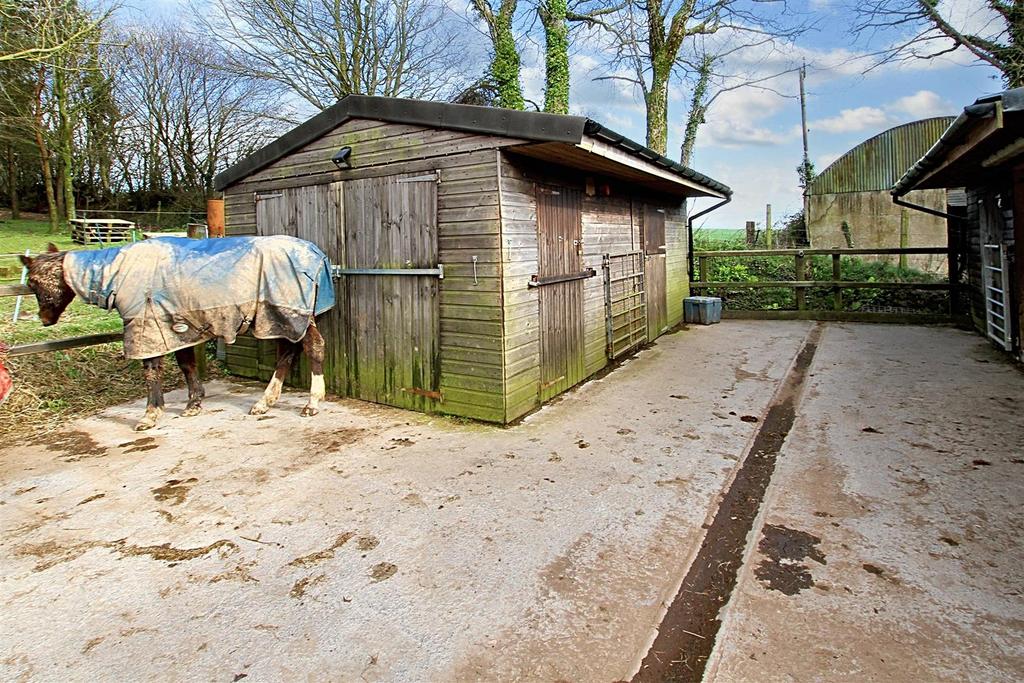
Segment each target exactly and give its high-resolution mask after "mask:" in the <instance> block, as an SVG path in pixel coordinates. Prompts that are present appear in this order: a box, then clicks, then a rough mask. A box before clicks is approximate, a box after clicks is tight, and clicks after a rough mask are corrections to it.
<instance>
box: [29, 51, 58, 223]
mask: <svg viewBox="0 0 1024 683" xmlns="http://www.w3.org/2000/svg"><path fill="white" fill-rule="evenodd" d="M45 86H46V67H45V66H40V67H39V73H38V76H37V78H36V88H35V93H34V95H35V111H34V112H33V114H34V117H33V118H34V120H35V121H34V122H35V125H34V126H33V128H34V129H35V131H34V132H35V139H36V147H37V148H38V149H39V163H40V169H41V171H42V173H43V187H44V188H45V190H46V208H47V210H48V212H49V214H50V232H51V233H55V232H57V230H58V229H59V227H60V221H59V219H58V217H57V198H56V196H55V195H54V193H53V175H52V174H51V172H50V150H48V149H47V148H46V141H45V140H43V88H44V87H45Z"/></svg>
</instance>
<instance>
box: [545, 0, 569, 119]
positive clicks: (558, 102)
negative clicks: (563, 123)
mask: <svg viewBox="0 0 1024 683" xmlns="http://www.w3.org/2000/svg"><path fill="white" fill-rule="evenodd" d="M567 12H568V6H567V3H566V0H546V1H545V3H544V4H543V5H542V6H541V10H540V19H541V23H542V24H543V25H544V38H545V43H546V45H545V50H546V54H545V62H544V67H545V73H544V111H546V112H551V113H552V114H568V113H569V23H568V21H567V20H566V13H567Z"/></svg>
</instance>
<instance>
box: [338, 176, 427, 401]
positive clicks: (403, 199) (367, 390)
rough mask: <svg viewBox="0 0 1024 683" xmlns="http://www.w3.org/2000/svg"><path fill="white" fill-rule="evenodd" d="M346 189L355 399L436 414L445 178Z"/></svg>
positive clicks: (360, 183)
mask: <svg viewBox="0 0 1024 683" xmlns="http://www.w3.org/2000/svg"><path fill="white" fill-rule="evenodd" d="M344 185H345V190H344V202H345V221H344V222H345V229H344V235H345V258H344V261H343V262H339V263H342V264H343V269H342V275H341V282H339V288H341V287H343V288H344V289H345V290H346V295H347V296H346V299H347V313H348V317H347V325H348V346H347V349H346V351H347V364H348V373H347V374H348V395H350V396H354V397H355V398H361V399H363V400H366V401H374V402H376V403H386V404H388V405H393V406H399V407H403V408H411V409H414V410H429V409H430V408H432V407H433V406H434V405H435V403H436V402H437V401H438V400H440V393H439V390H440V373H441V368H440V361H439V357H438V355H439V354H438V351H439V346H440V327H439V322H438V320H439V296H438V285H439V277H440V275H441V273H440V271H439V269H438V261H437V258H438V257H437V178H436V176H435V175H434V174H430V175H425V176H388V177H385V178H367V179H363V180H348V181H345V183H344ZM403 271H408V272H403Z"/></svg>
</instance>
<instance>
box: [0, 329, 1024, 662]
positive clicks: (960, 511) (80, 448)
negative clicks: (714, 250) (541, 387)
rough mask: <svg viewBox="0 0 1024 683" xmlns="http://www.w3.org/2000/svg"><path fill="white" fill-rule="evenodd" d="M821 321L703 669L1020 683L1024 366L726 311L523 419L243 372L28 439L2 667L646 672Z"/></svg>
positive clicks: (924, 332) (918, 336) (1, 622)
mask: <svg viewBox="0 0 1024 683" xmlns="http://www.w3.org/2000/svg"><path fill="white" fill-rule="evenodd" d="M812 331H813V334H814V335H817V334H820V335H821V337H820V340H819V341H818V346H817V351H816V353H815V354H814V356H813V359H812V361H811V364H810V366H809V369H808V374H807V378H806V382H805V384H804V389H803V392H802V395H801V396H800V397H799V399H798V402H797V410H796V418H795V421H794V422H793V426H792V428H791V430H790V432H789V434H788V437H787V438H786V440H785V442H784V443H783V445H782V447H781V449H780V451H779V455H778V464H777V467H776V469H775V472H774V475H773V476H772V478H771V480H770V484H769V485H768V490H767V494H766V495H765V502H764V504H763V505H762V506H761V509H760V513H759V515H758V517H757V519H756V521H755V524H754V528H753V530H752V531H751V533H750V535H749V539H750V542H749V543H748V547H747V552H746V556H745V562H743V566H742V567H740V568H739V573H738V582H737V585H736V589H735V591H734V592H733V593H732V596H731V599H730V600H729V601H728V604H727V605H726V608H725V610H724V612H723V615H722V616H723V625H722V628H721V630H720V631H719V632H718V634H717V639H716V640H715V641H714V649H713V650H712V651H711V652H710V659H709V660H708V668H707V673H706V677H707V679H709V680H716V681H767V680H773V681H774V680H779V681H790V680H801V681H803V680H892V679H901V680H922V681H924V680H927V681H930V680H937V679H943V680H977V681H999V680H1005V681H1011V680H1020V679H1021V678H1024V600H1022V599H1021V590H1022V589H1024V570H1022V569H1021V567H1022V566H1024V551H1022V546H1021V543H1020V538H1021V526H1022V524H1024V521H1022V518H1021V516H1020V501H1021V500H1022V499H1024V452H1022V450H1024V411H1022V410H1021V408H1020V407H1021V405H1022V404H1024V374H1022V373H1021V372H1019V371H1018V370H1017V369H1016V368H1014V367H1012V366H1011V365H1010V364H1008V363H1007V362H1006V361H1004V360H1002V358H1001V357H1000V356H999V355H998V354H996V353H995V352H994V351H992V350H991V349H990V348H989V346H988V344H987V343H986V342H985V341H984V340H983V339H981V338H980V337H977V336H975V335H972V334H969V333H966V332H961V331H957V330H952V329H948V328H918V327H895V326H870V325H839V324H822V325H816V324H815V323H799V322H792V323H788V322H725V323H722V324H720V325H716V326H712V327H706V328H690V329H688V330H683V331H680V332H678V333H675V334H672V335H668V336H666V337H662V338H661V339H659V340H658V342H657V343H656V344H655V345H653V346H652V347H651V348H649V349H647V350H645V351H643V352H642V353H640V354H639V355H638V356H637V357H636V358H634V359H632V360H630V361H628V362H626V363H625V364H623V365H622V366H621V367H619V368H617V369H616V370H614V371H613V372H611V373H609V374H608V375H606V376H605V377H603V378H602V379H599V380H595V381H592V382H590V383H587V384H585V385H583V386H581V387H580V388H578V389H577V390H575V391H573V392H571V393H569V394H567V395H566V396H564V397H563V398H562V399H561V400H558V401H556V402H554V403H553V404H551V405H549V406H547V407H546V408H544V409H543V410H541V411H540V412H538V413H536V414H534V415H532V416H530V417H529V418H527V419H526V420H525V421H524V422H523V423H522V424H519V425H517V426H514V427H511V428H507V429H503V428H498V427H490V426H484V425H479V424H473V423H462V422H459V421H454V420H450V419H447V418H443V417H431V416H425V415H420V414H417V413H410V412H405V411H401V410H397V409H391V408H386V407H381V406H375V405H371V404H365V403H360V402H357V401H349V400H343V401H337V402H328V403H327V404H325V407H324V410H323V411H322V412H321V414H320V415H318V416H317V417H315V418H311V419H307V418H301V417H299V415H298V412H299V409H300V408H301V406H302V405H303V404H304V396H303V395H302V394H299V393H287V394H286V395H285V396H284V397H283V399H282V401H281V403H279V404H278V406H277V407H276V408H274V409H273V410H272V411H271V413H269V414H268V415H267V416H264V417H262V418H256V417H252V416H249V415H247V414H246V411H247V410H248V407H249V406H250V405H251V404H252V403H253V402H254V401H255V399H256V398H257V397H258V394H259V392H260V390H261V388H260V387H257V386H256V385H253V384H249V383H227V382H220V383H214V384H211V385H210V386H208V388H207V395H208V397H207V399H206V401H205V402H204V407H205V412H204V414H202V415H200V416H198V417H193V418H183V417H180V412H181V410H182V409H183V407H184V401H183V396H182V392H181V391H178V392H173V393H171V394H169V395H168V407H169V410H168V414H167V415H166V416H165V418H164V420H163V421H162V422H161V424H160V425H159V426H158V427H157V428H156V429H154V430H152V431H150V432H146V433H143V434H138V433H135V432H133V431H132V425H133V424H134V423H135V421H136V420H137V418H138V417H139V415H140V414H141V412H142V408H141V404H138V403H136V404H132V405H126V406H120V407H117V408H114V409H111V410H109V411H107V412H106V413H104V414H102V415H98V416H96V417H94V418H91V419H88V420H83V421H80V422H77V423H74V424H71V425H68V427H67V428H66V429H65V430H64V431H62V432H60V433H55V434H50V435H46V436H45V437H44V438H43V439H41V440H39V442H37V443H33V444H8V445H6V446H5V447H4V448H3V449H2V450H0V558H2V560H0V562H2V566H3V570H2V572H0V609H2V614H3V618H2V619H0V653H2V654H0V679H3V680H19V679H25V680H61V681H67V680H97V679H100V680H102V679H111V678H117V679H136V680H152V679H161V680H167V679H172V680H173V679H178V680H180V679H200V680H222V681H233V680H235V681H237V680H241V679H242V678H245V680H246V681H273V680H296V679H303V680H338V681H349V680H357V681H358V680H364V681H374V680H378V681H381V680H403V681H448V680H479V679H486V680H513V679H518V680H543V681H556V680H572V681H577V680H578V681H618V680H628V679H630V678H632V677H633V676H634V675H635V674H636V672H637V671H638V670H639V669H640V667H641V662H642V661H643V660H644V658H645V656H646V655H647V654H648V650H649V649H650V648H651V644H652V643H653V642H655V638H656V636H657V634H658V626H659V623H660V622H661V620H662V616H663V615H664V614H665V612H666V609H667V608H668V606H669V605H670V604H671V603H672V602H673V599H674V598H675V596H676V593H677V592H678V590H679V586H680V585H681V584H683V582H684V578H685V577H686V576H687V574H688V572H689V571H690V565H691V562H692V561H693V558H694V557H697V556H698V550H699V549H700V547H701V544H702V541H703V540H704V535H705V528H706V527H711V520H712V519H713V518H714V516H715V513H716V510H717V509H718V505H719V501H720V500H722V499H723V494H724V493H725V491H726V490H728V489H729V487H730V485H731V484H732V481H733V477H734V476H735V475H736V472H737V470H738V468H739V467H741V466H742V463H743V462H744V457H745V455H746V451H747V449H748V447H749V446H750V444H751V443H752V442H754V441H755V437H756V435H757V432H758V429H759V427H760V426H762V425H763V424H764V418H765V415H766V413H767V412H768V410H769V406H770V405H773V403H774V402H775V401H776V400H777V392H778V391H779V388H780V386H781V385H782V384H783V381H784V380H785V379H786V377H787V375H788V374H790V373H791V366H792V365H793V363H794V359H795V358H796V356H797V354H798V352H799V351H800V349H801V348H802V347H803V345H804V343H805V340H806V339H807V338H808V336H809V334H810V333H812ZM709 533H710V532H709ZM708 645H709V646H710V645H711V644H710V643H709V644H708Z"/></svg>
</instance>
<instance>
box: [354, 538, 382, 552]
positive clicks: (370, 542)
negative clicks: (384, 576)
mask: <svg viewBox="0 0 1024 683" xmlns="http://www.w3.org/2000/svg"><path fill="white" fill-rule="evenodd" d="M379 545H380V539H378V538H377V537H376V536H360V537H359V538H358V539H356V547H357V548H359V549H360V550H362V551H363V552H366V551H369V550H373V549H374V548H376V547H377V546H379Z"/></svg>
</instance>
